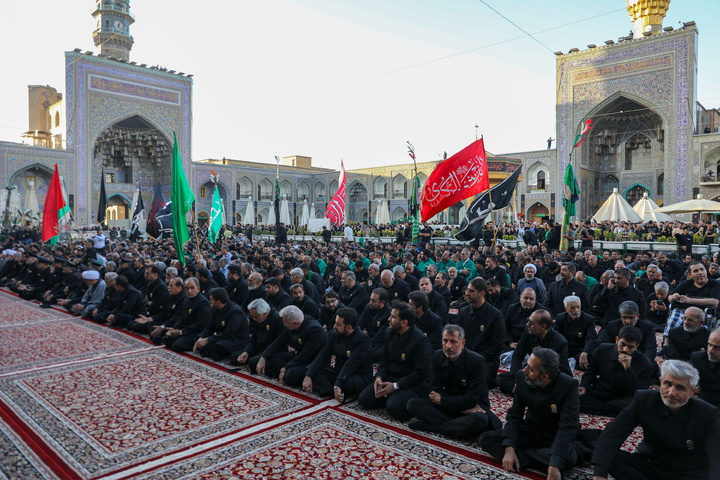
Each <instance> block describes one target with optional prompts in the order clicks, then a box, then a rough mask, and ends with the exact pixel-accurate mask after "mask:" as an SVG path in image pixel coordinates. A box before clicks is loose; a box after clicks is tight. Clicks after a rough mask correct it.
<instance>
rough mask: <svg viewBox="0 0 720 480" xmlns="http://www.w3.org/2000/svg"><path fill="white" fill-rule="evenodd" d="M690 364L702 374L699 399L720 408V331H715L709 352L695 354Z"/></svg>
mask: <svg viewBox="0 0 720 480" xmlns="http://www.w3.org/2000/svg"><path fill="white" fill-rule="evenodd" d="M690 362H691V363H692V364H693V366H694V367H695V368H697V370H698V372H699V373H700V383H699V386H700V392H699V393H698V397H700V398H702V399H703V400H705V401H706V402H708V403H709V404H710V405H713V406H715V407H718V408H720V330H717V329H716V330H713V331H712V332H711V333H710V338H709V339H708V342H707V351H706V352H705V351H699V352H694V353H693V354H692V355H691V356H690Z"/></svg>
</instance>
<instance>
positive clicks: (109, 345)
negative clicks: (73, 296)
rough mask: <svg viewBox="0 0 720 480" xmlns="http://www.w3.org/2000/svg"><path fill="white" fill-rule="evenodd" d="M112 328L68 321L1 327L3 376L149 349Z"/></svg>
mask: <svg viewBox="0 0 720 480" xmlns="http://www.w3.org/2000/svg"><path fill="white" fill-rule="evenodd" d="M146 347H148V344H147V343H145V342H143V341H140V340H137V339H135V338H132V337H130V336H129V335H125V334H123V333H121V332H117V331H114V330H111V329H109V328H104V327H100V326H97V325H93V324H91V323H89V322H85V321H82V320H74V319H72V318H71V317H68V316H65V317H64V319H56V320H53V321H45V322H34V323H30V324H26V325H13V326H8V327H4V328H0V373H7V372H10V371H17V370H21V369H26V368H31V367H39V366H46V365H50V364H58V363H63V362H68V361H74V360H80V359H85V358H93V357H97V356H98V355H108V354H112V353H119V352H127V351H130V350H134V349H139V348H146Z"/></svg>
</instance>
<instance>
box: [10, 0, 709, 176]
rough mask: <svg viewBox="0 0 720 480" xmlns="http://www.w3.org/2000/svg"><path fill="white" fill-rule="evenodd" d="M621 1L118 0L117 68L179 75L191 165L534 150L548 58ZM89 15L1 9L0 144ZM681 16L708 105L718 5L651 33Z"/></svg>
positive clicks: (547, 93)
mask: <svg viewBox="0 0 720 480" xmlns="http://www.w3.org/2000/svg"><path fill="white" fill-rule="evenodd" d="M625 5H626V2H625V0H603V1H594V2H590V1H587V0H576V1H568V0H563V1H561V0H543V1H542V2H540V1H537V0H532V1H531V0H516V1H512V2H510V1H502V2H501V1H500V0H484V1H483V0H443V1H437V0H412V1H411V0H393V1H380V0H262V1H250V0H213V1H205V2H191V1H189V0H176V1H173V2H167V1H160V0H145V1H138V0H131V2H130V6H131V8H132V11H133V13H134V14H135V17H136V22H135V24H133V25H132V27H131V29H130V33H131V35H133V37H134V38H135V45H134V47H133V49H132V51H131V52H130V58H131V60H135V61H137V62H138V63H146V64H148V65H161V66H164V67H167V68H168V69H172V70H176V71H182V72H186V73H192V74H193V75H194V98H193V152H192V155H193V159H194V160H198V159H203V158H222V157H227V158H232V159H238V160H250V161H257V162H268V163H274V155H280V156H287V155H307V156H311V157H313V165H315V166H321V167H327V168H339V164H340V159H341V158H342V159H344V161H345V167H346V168H348V169H352V168H362V167H368V166H380V165H388V164H398V163H406V162H407V161H409V157H408V156H407V153H406V145H405V142H406V141H407V140H409V141H410V142H411V143H413V144H414V146H415V150H416V153H417V156H418V161H430V160H437V159H438V158H440V155H442V153H443V151H446V152H447V153H448V155H450V154H453V153H455V152H457V151H458V150H460V149H462V148H463V147H464V146H466V145H467V144H468V143H470V142H471V141H473V140H474V139H475V133H476V129H475V128H474V127H475V125H478V129H477V130H478V132H479V133H480V134H483V135H484V137H485V145H486V148H487V149H488V150H489V151H491V152H493V153H509V152H518V151H526V150H538V149H543V148H545V147H546V139H547V138H548V136H553V137H555V88H556V87H555V69H556V63H555V55H554V54H553V52H555V51H563V52H567V51H568V50H570V49H571V48H573V47H577V48H580V49H581V50H582V49H585V48H586V45H588V44H591V43H594V44H597V45H602V44H604V41H605V40H609V39H612V40H615V41H617V39H618V37H621V36H625V35H628V33H629V32H630V30H631V28H632V23H631V22H630V17H629V16H628V14H627V10H626V7H625ZM491 7H492V8H491ZM94 8H95V2H93V1H90V0H72V1H64V2H59V1H57V0H34V1H32V2H17V1H4V2H3V6H2V10H1V13H2V14H1V15H0V45H3V57H2V58H3V68H2V73H1V74H0V95H1V97H0V98H1V100H0V140H7V141H20V140H21V139H20V135H21V133H22V132H24V131H26V130H27V85H30V84H48V85H51V86H54V87H56V88H57V89H58V90H59V91H61V92H63V93H64V92H65V81H64V68H63V62H64V52H65V51H71V50H73V49H74V48H76V47H77V48H81V49H82V50H83V51H85V50H93V51H95V46H94V44H93V41H92V31H93V29H94V28H95V20H94V19H93V18H92V16H91V13H92V12H93V10H94ZM493 9H495V10H496V11H497V12H496V11H493ZM503 17H505V18H503ZM691 20H694V21H695V22H697V25H698V29H699V31H700V40H699V59H698V72H699V81H698V93H697V98H698V100H699V101H700V102H701V103H702V104H703V105H704V106H705V107H707V108H710V107H718V106H720V63H718V62H717V53H716V51H717V48H718V45H720V33H719V31H720V29H718V26H719V22H720V2H716V1H713V2H699V1H697V0H672V3H671V4H670V10H669V12H668V15H667V16H666V17H665V20H664V25H665V26H673V27H676V28H677V27H679V26H682V25H681V24H680V23H679V22H688V21H691ZM511 22H512V23H511ZM513 24H515V25H513ZM521 29H522V30H524V31H525V32H527V33H529V34H531V35H532V38H531V37H529V36H527V35H526V34H525V33H523V31H522V30H521Z"/></svg>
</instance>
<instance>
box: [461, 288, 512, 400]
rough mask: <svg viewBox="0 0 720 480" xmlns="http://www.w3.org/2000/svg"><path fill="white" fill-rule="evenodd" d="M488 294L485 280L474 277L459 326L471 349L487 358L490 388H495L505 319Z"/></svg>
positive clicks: (503, 337)
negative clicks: (488, 298)
mask: <svg viewBox="0 0 720 480" xmlns="http://www.w3.org/2000/svg"><path fill="white" fill-rule="evenodd" d="M486 295H487V282H486V281H485V279H483V278H481V277H476V278H473V279H472V280H471V281H470V284H469V285H468V287H467V289H466V290H465V298H466V299H467V301H468V304H469V305H466V306H465V307H463V308H462V310H460V315H459V318H458V321H457V324H458V325H460V326H461V327H463V329H464V330H465V339H466V340H467V346H468V348H469V349H470V350H472V351H474V352H477V353H479V354H480V355H482V356H483V357H485V362H486V364H487V369H488V375H487V377H488V387H494V386H495V377H496V376H497V370H498V366H499V365H500V353H501V352H502V350H503V342H504V340H505V319H504V318H503V315H502V313H500V311H499V310H498V309H497V308H495V307H493V306H492V305H490V303H488V302H487V301H486V300H485V296H486Z"/></svg>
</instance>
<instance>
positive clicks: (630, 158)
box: [625, 133, 652, 170]
mask: <svg viewBox="0 0 720 480" xmlns="http://www.w3.org/2000/svg"><path fill="white" fill-rule="evenodd" d="M651 155H652V150H651V148H650V138H648V137H647V136H645V135H643V134H641V133H636V134H635V135H633V136H632V137H630V139H629V140H628V141H627V142H625V170H632V166H633V163H635V164H636V166H637V164H640V163H647V162H649V161H650V160H651ZM638 168H642V166H640V167H638Z"/></svg>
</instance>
